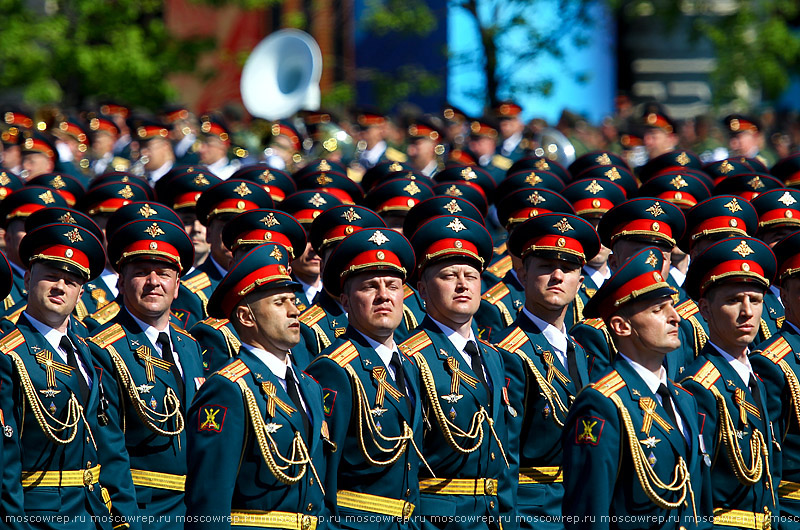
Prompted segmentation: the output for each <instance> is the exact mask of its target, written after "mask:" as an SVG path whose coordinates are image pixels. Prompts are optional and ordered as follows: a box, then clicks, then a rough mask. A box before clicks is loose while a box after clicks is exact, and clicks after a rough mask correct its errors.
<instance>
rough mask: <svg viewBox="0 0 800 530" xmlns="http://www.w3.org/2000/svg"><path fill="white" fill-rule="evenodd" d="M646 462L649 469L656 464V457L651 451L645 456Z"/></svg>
mask: <svg viewBox="0 0 800 530" xmlns="http://www.w3.org/2000/svg"><path fill="white" fill-rule="evenodd" d="M647 461H648V462H649V463H650V467H653V466H655V465H656V462H658V458H656V455H655V454H654V453H653V451H650V454H649V455H648V456H647Z"/></svg>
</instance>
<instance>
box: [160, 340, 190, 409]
mask: <svg viewBox="0 0 800 530" xmlns="http://www.w3.org/2000/svg"><path fill="white" fill-rule="evenodd" d="M156 344H158V345H159V346H161V358H162V359H164V360H165V361H167V362H168V363H170V367H169V371H170V372H171V373H172V377H174V378H175V384H176V385H177V387H178V392H179V395H180V397H181V403H183V401H184V400H185V396H186V388H185V386H184V384H183V378H182V377H181V373H180V372H179V371H178V365H177V364H175V357H174V356H173V355H172V348H171V347H170V345H169V336H168V335H167V334H166V333H164V332H163V331H162V332H161V333H159V334H158V339H156Z"/></svg>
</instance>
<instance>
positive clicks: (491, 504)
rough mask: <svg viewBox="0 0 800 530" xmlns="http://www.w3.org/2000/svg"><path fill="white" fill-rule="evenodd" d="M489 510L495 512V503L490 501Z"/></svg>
mask: <svg viewBox="0 0 800 530" xmlns="http://www.w3.org/2000/svg"><path fill="white" fill-rule="evenodd" d="M489 508H491V509H493V510H494V501H489Z"/></svg>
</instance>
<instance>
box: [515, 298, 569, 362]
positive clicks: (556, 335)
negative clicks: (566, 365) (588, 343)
mask: <svg viewBox="0 0 800 530" xmlns="http://www.w3.org/2000/svg"><path fill="white" fill-rule="evenodd" d="M522 312H523V313H525V316H527V317H528V318H529V319H531V322H533V323H534V324H536V327H537V328H539V329H540V330H542V335H544V338H546V339H547V342H549V343H550V346H552V347H553V348H555V349H556V350H558V351H559V352H561V353H566V351H567V344H568V342H569V339H567V333H566V331H564V330H560V329H558V328H557V327H555V326H554V325H552V324H550V323H548V322H545V321H544V320H542V319H541V318H539V317H537V316H536V315H534V314H533V313H531V312H530V311H528V308H527V307H525V306H522Z"/></svg>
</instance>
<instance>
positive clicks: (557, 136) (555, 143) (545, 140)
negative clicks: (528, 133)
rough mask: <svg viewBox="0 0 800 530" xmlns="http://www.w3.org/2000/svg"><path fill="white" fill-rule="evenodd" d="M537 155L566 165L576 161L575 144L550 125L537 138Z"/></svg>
mask: <svg viewBox="0 0 800 530" xmlns="http://www.w3.org/2000/svg"><path fill="white" fill-rule="evenodd" d="M535 140H536V144H537V147H536V149H534V150H533V153H534V154H535V155H536V156H543V157H545V158H547V159H548V160H552V161H554V162H558V163H559V164H561V165H562V166H564V167H567V166H569V165H570V164H571V163H572V162H574V161H575V146H573V145H572V142H570V141H569V139H568V138H567V137H566V136H564V134H563V133H562V132H561V131H559V130H558V129H554V128H552V127H548V128H546V129H543V130H542V132H541V133H539V134H538V135H537V136H536V138H535Z"/></svg>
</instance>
